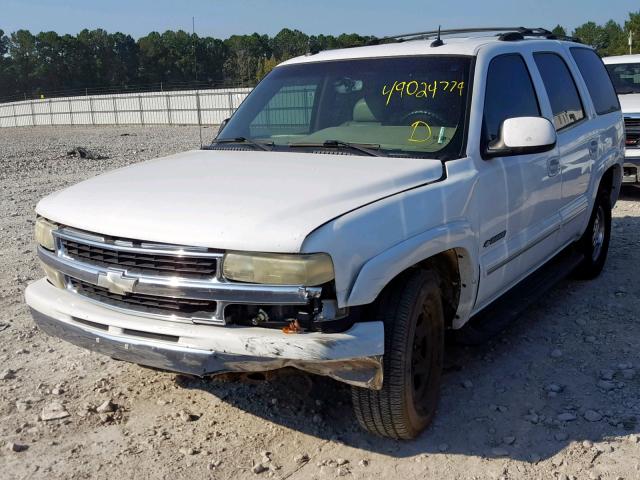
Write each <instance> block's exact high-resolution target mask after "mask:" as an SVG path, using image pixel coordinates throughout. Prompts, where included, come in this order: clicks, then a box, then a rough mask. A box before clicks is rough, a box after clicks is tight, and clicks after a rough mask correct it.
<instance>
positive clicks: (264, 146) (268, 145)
mask: <svg viewBox="0 0 640 480" xmlns="http://www.w3.org/2000/svg"><path fill="white" fill-rule="evenodd" d="M224 143H247V144H249V145H251V146H254V147H257V148H259V149H260V150H264V151H265V152H270V151H271V150H273V145H274V143H273V142H256V141H255V140H251V139H250V138H246V137H235V138H223V139H220V140H214V142H213V143H212V144H211V145H210V146H208V147H203V150H211V147H215V146H216V145H218V144H224Z"/></svg>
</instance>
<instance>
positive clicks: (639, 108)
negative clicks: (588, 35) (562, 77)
mask: <svg viewBox="0 0 640 480" xmlns="http://www.w3.org/2000/svg"><path fill="white" fill-rule="evenodd" d="M603 61H604V63H605V65H606V66H607V70H609V75H610V76H611V80H612V81H613V86H614V87H615V89H616V93H617V94H618V98H619V99H620V105H622V114H623V115H624V126H625V130H626V140H625V143H626V149H625V151H624V156H625V161H624V167H623V175H622V182H623V183H625V184H632V185H640V55H620V56H618V57H606V58H603Z"/></svg>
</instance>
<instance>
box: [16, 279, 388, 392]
mask: <svg viewBox="0 0 640 480" xmlns="http://www.w3.org/2000/svg"><path fill="white" fill-rule="evenodd" d="M25 298H26V301H27V304H28V305H29V307H30V308H31V312H32V315H33V318H34V320H35V322H36V323H37V324H38V326H39V327H40V328H41V329H42V330H43V331H45V332H46V333H48V334H49V335H52V336H55V337H59V338H61V339H63V340H66V341H68V342H70V343H73V344H75V345H78V346H80V347H83V348H87V349H89V350H92V351H95V352H98V353H102V354H105V355H108V356H110V357H113V358H116V359H119V360H124V361H128V362H132V363H137V364H140V365H145V366H149V367H154V368H158V369H162V370H168V371H172V372H179V373H186V374H191V375H199V376H204V375H209V374H215V373H223V372H258V371H266V370H274V369H278V368H282V367H287V366H291V367H295V368H298V369H301V370H304V371H307V372H310V373H315V374H319V375H326V376H329V377H331V378H334V379H336V380H339V381H341V382H345V383H348V384H350V385H355V386H358V387H364V388H369V389H380V388H381V387H382V355H383V354H384V327H383V325H382V322H363V323H356V324H355V325H354V326H353V327H351V328H350V329H349V330H347V331H346V332H342V333H316V332H314V333H303V334H293V335H287V334H285V333H282V332H281V331H280V330H272V329H266V328H260V327H235V326H227V327H219V326H212V325H196V324H185V323H179V322H172V321H166V320H157V319H150V318H148V317H143V316H137V315H131V314H124V313H121V312H118V311H115V310H112V309H108V308H105V307H102V306H100V305H97V304H95V303H92V302H89V301H87V300H84V299H82V298H81V297H79V296H78V295H74V294H73V293H71V292H68V291H66V290H62V289H59V288H56V287H54V286H52V285H51V284H50V283H48V282H47V281H46V280H45V279H42V280H39V281H37V282H35V283H32V284H31V285H29V287H27V289H26V291H25Z"/></svg>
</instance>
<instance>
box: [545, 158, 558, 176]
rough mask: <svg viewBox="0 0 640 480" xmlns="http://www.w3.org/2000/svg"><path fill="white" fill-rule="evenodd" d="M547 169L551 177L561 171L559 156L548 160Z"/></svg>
mask: <svg viewBox="0 0 640 480" xmlns="http://www.w3.org/2000/svg"><path fill="white" fill-rule="evenodd" d="M547 171H548V172H549V176H550V177H555V176H556V175H557V174H558V173H559V172H560V159H559V158H558V157H553V158H550V159H549V160H548V161H547Z"/></svg>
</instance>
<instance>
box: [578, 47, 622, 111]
mask: <svg viewBox="0 0 640 480" xmlns="http://www.w3.org/2000/svg"><path fill="white" fill-rule="evenodd" d="M571 55H573V59H574V60H575V61H576V64H577V65H578V68H579V69H580V73H581V74H582V78H584V82H585V83H586V84H587V89H588V90H589V95H591V99H592V100H593V105H594V106H595V108H596V113H597V114H598V115H604V114H605V113H610V112H615V111H616V110H620V104H619V103H618V97H617V96H616V92H615V90H614V89H613V85H612V84H611V79H610V78H609V74H608V73H607V69H606V68H605V66H604V64H603V63H602V60H600V57H598V55H597V54H596V52H594V51H593V50H589V49H587V48H572V49H571Z"/></svg>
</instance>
